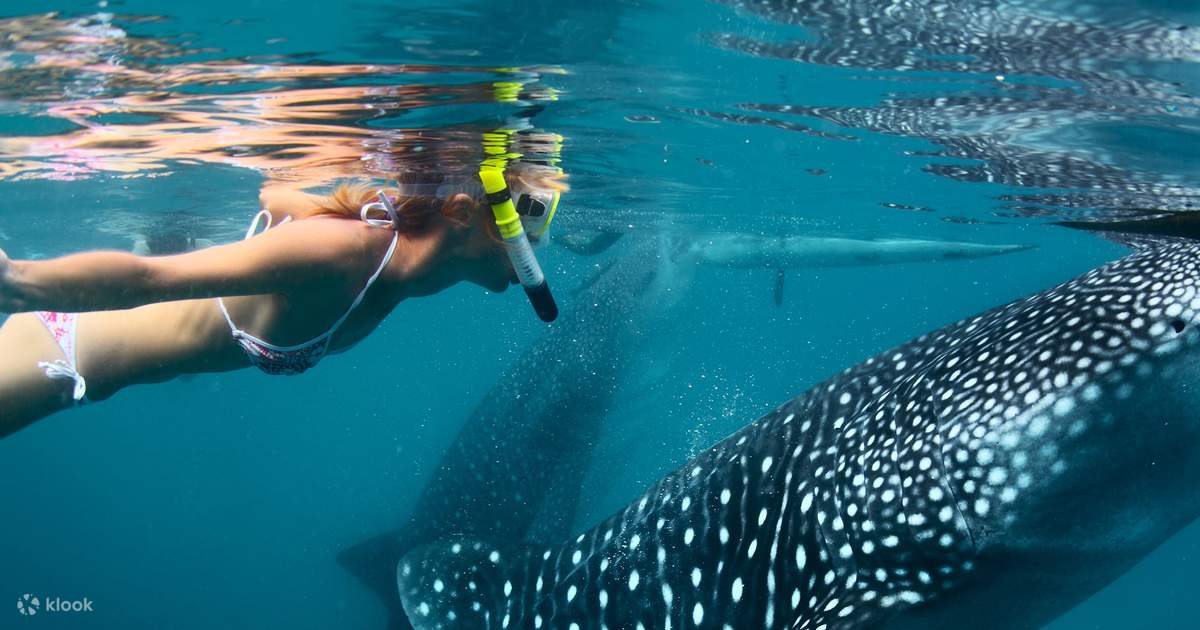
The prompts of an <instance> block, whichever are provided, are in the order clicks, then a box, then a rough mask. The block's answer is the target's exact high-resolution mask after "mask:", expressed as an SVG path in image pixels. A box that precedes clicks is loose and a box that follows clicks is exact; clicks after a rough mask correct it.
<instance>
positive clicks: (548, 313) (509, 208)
mask: <svg viewBox="0 0 1200 630" xmlns="http://www.w3.org/2000/svg"><path fill="white" fill-rule="evenodd" d="M479 180H480V181H481V182H483V190H484V192H485V193H486V194H487V200H488V204H489V205H491V206H492V214H493V215H494V216H495V218H496V227H497V228H499V229H500V238H501V239H502V240H503V241H504V250H505V252H507V253H508V259H509V261H511V262H512V266H513V269H514V270H515V271H516V272H517V278H518V279H519V280H520V281H521V287H523V288H524V289H525V295H527V296H529V303H530V304H532V305H533V310H534V311H536V312H537V315H538V318H540V319H541V320H542V321H544V322H552V321H554V319H555V318H557V317H558V304H556V303H555V302H554V296H553V295H552V294H551V293H550V285H549V284H547V283H546V275H545V274H543V273H542V267H541V265H539V264H538V261H537V256H534V254H533V246H531V245H530V244H529V237H528V236H526V234H525V227H524V226H523V225H521V215H519V214H517V208H516V206H514V205H513V200H512V193H511V192H510V191H509V190H508V183H507V182H505V181H504V171H503V170H502V169H500V168H495V167H489V166H484V167H483V168H482V169H480V170H479Z"/></svg>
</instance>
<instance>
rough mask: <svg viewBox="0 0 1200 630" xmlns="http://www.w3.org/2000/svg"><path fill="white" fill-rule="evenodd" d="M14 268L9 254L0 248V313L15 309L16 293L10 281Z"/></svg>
mask: <svg viewBox="0 0 1200 630" xmlns="http://www.w3.org/2000/svg"><path fill="white" fill-rule="evenodd" d="M11 270H12V261H11V260H9V259H8V254H5V253H4V250H3V249H0V313H8V312H11V311H13V310H16V309H15V305H14V304H13V302H15V300H16V296H15V295H13V293H15V292H14V291H13V288H12V286H11V285H12V283H11V282H10V281H9V277H10V276H11V273H10V271H11Z"/></svg>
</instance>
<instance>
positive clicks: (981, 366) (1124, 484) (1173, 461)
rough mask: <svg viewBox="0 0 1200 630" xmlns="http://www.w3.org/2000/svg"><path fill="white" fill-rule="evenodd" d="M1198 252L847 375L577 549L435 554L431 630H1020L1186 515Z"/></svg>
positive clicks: (411, 605) (1080, 285) (1196, 373)
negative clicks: (762, 629) (924, 629)
mask: <svg viewBox="0 0 1200 630" xmlns="http://www.w3.org/2000/svg"><path fill="white" fill-rule="evenodd" d="M1198 289H1200V245H1197V244H1195V243H1190V244H1169V245H1162V246H1150V247H1146V248H1144V249H1141V250H1139V251H1136V252H1135V253H1133V254H1131V255H1129V256H1127V257H1125V258H1122V259H1119V260H1117V261H1114V262H1112V263H1109V264H1106V265H1104V266H1101V267H1099V268H1097V269H1095V270H1092V271H1090V272H1088V273H1085V274H1083V275H1082V276H1079V277H1077V278H1075V279H1073V280H1070V281H1068V282H1066V283H1064V284H1061V285H1059V286H1057V287H1054V288H1051V289H1049V290H1046V291H1043V292H1041V293H1038V294H1035V295H1033V296H1030V297H1027V298H1024V299H1020V300H1017V301H1014V302H1012V303H1009V304H1007V305H1004V306H1000V307H998V308H995V309H992V310H990V311H987V312H984V313H982V314H980V315H977V316H974V317H971V318H968V319H966V320H963V321H960V322H957V323H954V324H951V325H949V326H946V327H944V328H942V329H940V330H937V331H935V332H931V333H928V334H926V335H923V336H921V337H918V338H916V339H914V340H912V341H910V342H908V343H905V344H903V345H900V346H898V347H896V348H893V349H891V350H888V351H886V352H883V353H881V354H879V355H877V356H875V357H872V358H870V359H867V360H866V361H864V362H862V363H860V364H859V365H857V366H854V367H851V368H849V369H847V370H845V371H843V372H841V373H840V374H837V375H836V376H834V377H832V378H830V379H828V380H826V381H824V382H822V383H819V384H818V385H816V386H815V387H813V388H811V389H810V390H808V391H807V392H806V393H804V394H801V395H800V396H798V397H796V398H794V399H792V400H790V401H788V402H787V403H785V404H783V405H781V406H780V407H778V408H777V409H775V410H774V411H772V412H770V413H768V414H767V415H765V416H763V417H762V418H760V419H758V420H756V421H754V422H752V423H750V424H749V425H747V426H745V427H744V428H742V429H741V430H739V431H737V432H736V433H734V434H733V435H731V436H729V437H728V438H726V439H724V440H722V441H720V442H719V443H717V444H716V445H715V446H713V447H712V448H710V449H708V450H706V451H704V452H702V453H700V454H699V455H697V456H696V457H695V458H693V459H692V460H691V461H689V462H687V463H686V464H684V465H683V466H681V467H680V468H678V469H677V470H676V471H675V472H673V473H671V474H670V475H668V476H666V477H665V478H663V479H661V480H660V481H659V482H657V483H655V484H654V485H653V486H652V487H650V488H649V489H648V490H647V491H646V492H645V493H644V494H642V495H641V496H640V497H638V498H636V499H635V500H634V501H633V502H632V503H630V504H629V505H628V506H627V507H625V508H624V509H622V510H621V511H619V512H617V513H616V514H614V515H612V516H611V517H610V518H608V519H606V520H604V521H603V522H601V523H599V524H598V525H597V526H596V527H594V528H592V529H590V530H587V531H585V532H583V533H582V534H580V535H579V536H578V537H574V538H570V539H568V540H566V541H565V542H560V543H557V544H551V545H537V544H535V545H522V544H518V542H517V541H514V540H506V539H504V538H502V537H501V538H496V537H478V536H470V537H461V538H458V537H454V538H449V539H443V540H439V541H437V542H434V543H431V544H429V545H426V546H423V547H421V548H418V549H415V550H414V551H412V552H410V553H409V554H407V555H406V556H405V557H404V559H403V560H402V561H401V563H400V565H399V566H398V567H397V575H396V579H397V587H398V589H399V593H400V597H401V600H402V602H403V605H404V609H405V610H406V611H407V612H408V614H409V616H410V618H411V619H412V621H413V625H414V626H415V627H416V628H419V629H427V628H534V629H540V628H564V629H568V630H581V629H583V628H601V629H603V628H611V629H617V628H622V629H625V628H628V629H637V630H646V629H650V628H664V629H665V628H719V629H722V630H726V629H732V628H785V627H786V628H798V629H803V630H833V629H843V630H845V629H856V628H887V629H889V630H894V629H902V630H908V629H916V628H962V627H972V628H982V629H985V630H991V629H996V630H998V629H1000V628H1035V627H1039V626H1041V625H1043V624H1045V623H1047V622H1049V621H1050V620H1052V619H1053V618H1055V617H1056V616H1058V615H1060V614H1061V613H1063V612H1064V611H1066V610H1068V609H1070V608H1071V607H1072V606H1074V605H1075V604H1077V603H1078V602H1080V601H1082V600H1083V599H1085V598H1087V597H1088V596H1090V595H1091V594H1092V593H1095V592H1096V591H1097V590H1099V589H1100V588H1101V587H1103V586H1104V585H1106V584H1107V583H1109V582H1110V581H1112V580H1113V579H1115V578H1116V577H1117V576H1119V575H1120V574H1121V573H1123V572H1124V571H1126V570H1127V569H1128V568H1130V567H1131V566H1132V565H1133V564H1134V563H1136V562H1137V561H1138V560H1139V559H1141V558H1142V557H1143V556H1145V555H1146V554H1147V553H1148V552H1149V551H1151V550H1152V549H1154V548H1155V547H1156V546H1158V545H1159V544H1160V543H1162V542H1163V541H1165V540H1166V539H1167V538H1169V537H1170V536H1171V535H1173V534H1174V533H1175V532H1176V531H1178V530H1179V529H1181V528H1182V527H1183V526H1185V525H1186V524H1188V523H1189V522H1191V521H1193V520H1194V519H1195V518H1196V517H1197V516H1198V515H1200V492H1198V491H1197V490H1196V487H1195V483H1194V480H1195V479H1196V476H1197V474H1198V473H1200V457H1197V449H1198V447H1200V423H1198V422H1197V420H1196V417H1195V412H1194V409H1195V408H1196V406H1197V404H1198V403H1200V388H1198V387H1197V385H1198V384H1200V356H1198V354H1200V291H1198Z"/></svg>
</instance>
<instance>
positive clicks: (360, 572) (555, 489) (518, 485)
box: [338, 232, 1024, 629]
mask: <svg viewBox="0 0 1200 630" xmlns="http://www.w3.org/2000/svg"><path fill="white" fill-rule="evenodd" d="M568 236H571V237H573V240H569V241H568V242H563V243H560V245H563V246H564V247H566V248H567V249H569V250H570V251H573V252H575V253H577V254H579V255H581V256H594V255H597V254H600V253H602V252H604V251H607V250H609V249H610V248H611V247H613V246H614V245H615V244H616V243H617V242H618V240H619V239H621V233H619V232H617V233H613V232H602V233H599V234H597V235H590V236H589V237H588V238H586V239H585V238H583V237H580V236H579V235H568ZM659 236H662V238H658V237H652V238H649V239H647V238H641V237H639V238H632V239H624V240H625V241H626V242H628V245H627V246H626V247H625V248H624V249H623V250H622V251H618V252H616V254H615V256H613V257H611V258H609V259H608V260H606V261H605V262H603V263H602V264H600V265H598V267H597V270H596V271H595V272H594V273H593V274H592V277H591V278H589V279H587V280H585V281H584V282H583V284H582V288H580V289H577V290H576V292H575V293H574V294H573V295H572V297H571V298H570V303H572V304H574V305H575V306H573V307H572V308H571V309H570V310H569V311H568V312H567V313H565V314H564V316H563V319H562V321H560V322H558V323H557V324H555V326H552V327H550V329H549V331H548V332H547V334H546V335H545V336H543V337H542V338H540V339H539V340H538V341H537V342H536V343H535V344H534V345H533V346H532V347H531V348H530V349H529V350H528V351H527V352H526V353H525V354H524V355H523V356H522V357H521V358H520V359H519V360H517V361H516V362H515V363H514V364H513V365H512V366H511V367H510V368H509V369H508V370H506V371H505V372H504V374H503V375H502V376H501V377H500V379H499V380H498V381H497V383H496V384H495V385H494V386H493V387H492V388H491V389H490V390H489V391H488V393H487V394H486V395H485V396H484V398H483V399H482V400H481V401H480V403H479V405H478V406H477V407H476V409H475V410H474V412H473V413H472V414H471V416H470V417H469V418H468V419H467V420H466V422H464V424H463V426H462V427H461V428H460V430H459V432H458V434H457V436H456V438H455V440H454V442H453V443H452V445H451V446H450V448H449V449H448V451H447V452H446V453H445V455H443V457H442V458H441V460H440V463H439V465H438V467H437V469H436V472H435V473H434V476H433V478H432V479H431V480H430V481H429V482H428V483H427V485H426V486H425V487H424V489H423V490H422V492H421V495H420V498H419V499H418V501H417V504H416V507H415V508H414V509H413V510H412V512H411V514H410V515H409V517H408V519H407V521H406V522H405V523H404V525H403V526H402V527H399V528H397V529H394V530H391V531H388V532H385V533H382V534H379V535H376V536H373V537H371V538H369V539H367V540H365V541H361V542H359V543H357V544H355V545H353V546H351V547H349V548H347V549H344V550H343V551H342V552H340V553H339V556H338V561H339V563H340V564H341V565H342V566H343V567H345V568H346V569H347V570H349V571H350V572H351V573H352V574H354V575H355V576H356V577H358V578H359V579H360V580H361V581H362V582H363V583H364V584H366V585H367V586H368V587H369V588H370V589H371V590H372V591H374V592H375V593H376V595H377V596H378V597H379V599H380V601H382V602H383V603H384V605H385V607H386V608H387V609H388V617H389V622H388V623H389V627H390V628H393V629H402V628H408V627H411V626H409V625H408V621H407V619H406V617H405V615H404V612H403V610H402V609H401V606H400V600H399V598H398V597H397V595H396V588H395V568H396V565H397V563H398V561H399V559H400V557H401V556H402V555H404V553H406V552H407V551H409V550H410V549H412V548H415V547H417V546H420V545H422V544H425V543H429V542H432V541H433V540H435V539H436V538H439V537H443V536H446V535H453V534H458V535H477V536H484V535H488V536H497V537H500V538H503V539H515V540H542V541H546V542H552V541H556V540H558V539H560V538H562V537H565V535H566V530H567V528H568V527H569V526H570V524H571V522H572V517H573V516H574V514H575V505H576V503H577V500H578V492H579V491H580V487H581V484H582V482H583V478H584V475H585V473H586V471H587V469H588V466H589V464H590V461H591V460H590V457H591V454H592V449H593V447H594V446H595V444H596V441H597V438H598V434H599V430H600V425H601V423H602V422H603V419H604V418H605V416H606V415H607V414H608V413H609V412H610V411H611V410H612V408H613V403H614V396H615V394H616V392H617V390H618V386H619V383H620V380H621V377H622V375H623V374H625V373H626V372H627V371H628V370H629V368H630V367H631V366H632V365H633V363H634V361H635V360H636V359H637V357H639V356H641V355H639V354H638V349H641V348H644V347H645V344H644V337H645V335H646V326H647V325H648V324H650V323H651V322H653V321H654V318H655V317H661V316H662V315H663V314H664V313H665V312H667V308H668V307H669V303H667V302H666V301H664V299H665V298H666V296H667V295H668V294H671V295H674V296H675V298H674V299H678V297H679V296H681V295H682V294H683V293H684V292H685V290H686V283H687V281H688V280H689V276H687V275H686V273H685V272H683V271H681V269H680V267H681V266H683V265H686V264H688V263H696V262H701V263H705V264H716V262H715V261H720V262H721V264H723V265H724V266H728V267H732V268H746V269H751V268H775V267H778V266H787V267H792V266H797V265H798V264H800V257H801V255H802V254H803V252H802V250H804V251H806V252H807V254H808V259H807V260H806V261H804V262H806V263H808V264H810V265H814V266H816V265H820V264H822V263H829V264H837V261H835V260H832V259H830V260H824V261H822V260H820V259H819V252H824V253H827V254H830V256H831V258H832V257H833V256H835V255H836V254H838V253H840V254H842V255H843V256H844V257H845V258H847V259H849V257H850V256H851V255H853V254H858V255H861V256H862V257H868V258H871V259H872V260H873V261H874V262H875V263H877V264H882V263H886V262H900V261H903V260H926V259H936V258H967V257H979V256H987V255H995V254H999V253H1007V252H1009V251H1018V250H1020V249H1024V247H1023V246H992V245H981V244H975V243H958V242H942V241H916V240H902V239H895V240H889V241H854V240H850V239H823V238H816V237H812V238H803V237H789V238H787V239H779V238H767V237H755V236H753V235H748V234H736V233H733V234H719V235H718V234H714V235H709V236H708V237H706V239H705V240H704V241H703V244H704V245H705V247H706V248H705V250H704V251H698V250H697V248H698V244H699V243H701V241H698V240H697V239H686V240H683V241H681V240H679V239H678V238H676V237H666V236H663V235H659ZM556 240H558V239H556ZM680 243H686V248H685V249H682V250H681V249H680ZM664 252H673V254H672V255H670V256H664V255H663V253H664ZM850 252H853V254H851V253H850ZM789 255H791V256H793V258H792V259H791V260H787V259H786V257H787V256H789ZM851 262H852V264H869V261H867V260H863V259H861V258H860V259H858V260H854V261H851ZM535 374H536V375H538V376H537V378H531V375H535ZM513 453H519V454H521V455H520V456H519V457H513V456H512V454H513Z"/></svg>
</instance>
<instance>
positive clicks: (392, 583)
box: [337, 530, 406, 628]
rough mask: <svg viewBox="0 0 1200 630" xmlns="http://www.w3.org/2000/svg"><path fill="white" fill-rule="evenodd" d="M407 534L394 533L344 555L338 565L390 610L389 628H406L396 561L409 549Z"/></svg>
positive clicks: (340, 556)
mask: <svg viewBox="0 0 1200 630" xmlns="http://www.w3.org/2000/svg"><path fill="white" fill-rule="evenodd" d="M405 531H406V530H401V531H392V532H388V533H385V534H380V535H378V536H375V537H373V538H370V539H368V540H365V541H363V542H361V543H358V544H357V545H354V546H353V547H348V548H346V549H343V550H342V551H340V552H339V553H338V555H337V562H338V564H340V565H341V566H342V567H343V568H344V569H346V570H347V571H349V572H350V573H351V574H353V575H354V576H355V577H357V578H358V579H359V580H360V581H362V583H363V584H364V585H366V586H367V588H369V589H371V591H372V592H374V593H375V594H376V595H378V596H379V600H380V601H381V602H383V605H384V606H385V607H386V608H387V611H388V618H389V620H390V622H389V625H388V627H389V628H404V627H405V624H404V610H403V609H402V608H401V607H400V600H399V599H397V598H396V576H395V570H396V559H397V558H399V557H400V556H401V554H402V553H403V551H404V550H405V549H406V541H405Z"/></svg>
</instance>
